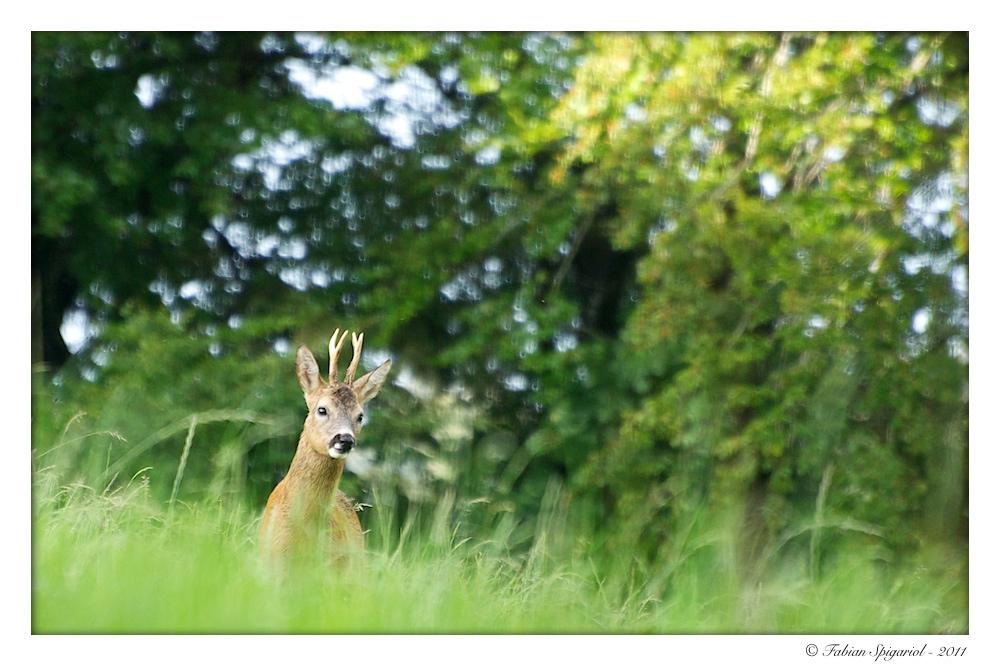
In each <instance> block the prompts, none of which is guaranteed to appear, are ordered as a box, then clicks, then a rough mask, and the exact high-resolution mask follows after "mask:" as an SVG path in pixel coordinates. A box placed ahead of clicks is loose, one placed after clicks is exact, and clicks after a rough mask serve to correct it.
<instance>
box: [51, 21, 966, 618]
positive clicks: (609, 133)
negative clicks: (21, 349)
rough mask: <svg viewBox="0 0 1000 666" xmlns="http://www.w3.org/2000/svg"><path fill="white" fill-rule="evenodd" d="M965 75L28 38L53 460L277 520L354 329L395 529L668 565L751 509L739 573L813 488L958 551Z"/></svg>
mask: <svg viewBox="0 0 1000 666" xmlns="http://www.w3.org/2000/svg"><path fill="white" fill-rule="evenodd" d="M967 51H968V48H967V36H966V35H964V34H944V35H937V34H864V33H850V34H847V33H839V34H780V35H776V34H765V33H753V34H706V33H698V34H638V35H632V34H583V35H546V34H530V35H522V34H418V35H403V34H391V35H383V34H366V35H286V34H266V35H261V34H238V33H224V34H178V33H171V34H137V33H115V34H86V33H81V34H54V33H36V34H35V35H34V36H33V50H32V58H33V63H32V65H33V66H32V104H33V106H32V109H33V127H32V141H33V160H32V239H33V249H32V251H33V262H32V263H33V272H34V273H35V277H36V278H37V279H36V281H35V284H36V288H37V293H36V294H35V296H36V300H37V301H38V302H39V303H40V315H39V317H40V323H39V326H38V327H37V328H36V331H35V335H36V341H37V342H39V344H38V345H37V346H38V347H40V348H41V349H42V360H44V361H45V362H46V363H47V364H48V368H49V371H50V373H49V374H47V375H44V376H40V381H39V382H37V385H36V388H35V394H34V405H33V419H34V421H33V423H34V433H35V442H34V449H35V459H36V468H37V469H43V468H44V469H51V472H52V473H53V474H56V475H57V477H58V478H59V483H60V484H64V485H68V484H72V483H84V484H87V485H89V486H92V487H94V488H96V489H98V490H100V489H101V488H104V487H105V486H108V488H109V492H110V491H112V490H114V489H116V488H120V487H122V484H126V483H127V482H128V480H129V479H130V478H131V477H132V475H133V474H135V473H136V472H137V471H138V470H140V469H142V468H144V467H147V466H151V467H152V468H153V470H154V474H153V475H152V476H151V477H150V478H151V479H152V481H151V488H150V492H151V493H152V494H153V496H154V497H156V498H158V499H160V500H166V499H167V498H168V497H169V496H171V495H172V493H173V490H174V486H175V485H177V486H178V494H177V497H178V498H179V501H182V502H192V501H197V500H205V499H207V500H211V501H219V500H224V502H223V504H224V505H225V506H236V507H242V508H241V509H239V510H254V509H259V507H260V506H261V504H262V502H263V500H264V497H265V496H266V494H267V492H268V491H269V490H270V488H271V487H273V484H274V482H275V480H276V479H277V478H279V477H280V474H281V473H283V472H284V470H285V469H286V468H287V464H288V460H289V459H290V456H291V452H292V451H293V449H294V444H295V438H296V436H297V432H298V428H299V426H300V423H301V418H302V409H303V408H302V404H301V397H300V396H299V394H298V389H297V386H296V383H295V379H294V372H293V363H292V355H293V353H294V347H295V345H297V344H300V343H306V344H309V345H310V346H311V347H312V348H313V349H314V350H316V351H319V350H322V349H324V348H325V339H326V337H327V336H328V335H329V334H330V332H331V331H332V329H333V328H335V327H341V328H343V327H345V326H346V327H350V328H351V329H353V330H364V331H365V332H366V340H367V345H368V348H369V355H368V356H367V357H366V359H365V365H366V366H368V367H371V366H372V365H374V362H375V360H377V358H380V357H381V355H382V354H391V355H392V356H393V357H394V358H395V360H396V363H395V365H394V371H393V372H394V375H395V377H396V378H397V379H399V380H400V381H399V383H398V384H397V385H395V386H392V387H389V388H388V389H387V390H386V391H385V392H384V393H383V395H381V396H380V397H379V399H378V401H377V404H375V405H374V410H375V413H374V418H373V420H372V425H371V426H370V427H369V428H368V429H367V430H366V433H365V439H364V440H363V441H362V452H363V451H364V450H365V449H366V448H367V450H368V455H370V456H371V457H370V458H369V459H365V461H364V463H363V464H360V465H359V467H358V469H357V470H356V473H355V474H352V475H350V476H349V477H348V478H347V479H345V483H347V484H348V487H347V490H349V491H350V492H351V493H352V494H354V495H355V496H356V497H358V499H359V500H360V501H362V502H363V503H366V504H374V503H376V501H377V502H379V503H382V504H388V505H392V506H398V507H400V510H399V511H390V512H389V514H390V515H392V516H393V518H392V519H391V521H393V528H394V529H397V530H401V529H403V528H404V527H405V525H404V524H403V523H404V521H405V516H407V515H409V514H408V513H407V511H408V510H409V508H410V507H413V509H414V511H417V510H418V509H420V510H421V511H423V513H419V515H421V516H429V515H432V514H433V510H434V509H433V507H437V506H440V504H441V502H442V501H444V499H443V498H447V497H451V498H453V501H454V502H455V503H456V504H457V505H460V506H465V505H468V506H476V507H479V509H477V511H479V513H478V514H477V517H476V520H477V521H480V522H481V523H483V524H484V525H487V526H495V525H500V524H508V525H511V526H517V527H516V528H515V527H511V530H512V532H511V539H512V540H511V541H509V542H507V543H510V544H511V547H512V548H514V549H517V548H522V549H529V548H530V547H531V543H532V535H533V534H534V532H533V530H534V529H535V524H536V522H537V516H538V514H539V511H538V507H539V506H540V504H541V503H542V502H543V499H544V498H545V496H546V493H547V489H549V488H550V485H551V483H552V481H553V479H558V480H559V481H560V483H563V484H565V488H566V493H567V494H568V496H569V497H571V498H572V502H571V505H572V507H573V512H572V513H573V514H574V517H573V520H575V521H578V523H579V524H580V525H582V526H585V528H584V527H581V529H583V530H584V532H583V533H584V534H586V533H588V530H589V531H591V532H594V533H600V534H601V535H603V536H602V538H601V539H598V540H597V541H599V542H600V543H602V544H604V545H603V548H605V549H607V550H608V551H611V552H614V551H615V550H622V549H626V550H627V551H628V552H634V553H636V555H637V556H640V558H641V559H644V560H645V561H646V562H647V563H648V564H649V566H655V565H656V564H657V563H661V564H662V562H663V561H665V560H664V558H668V557H669V556H670V553H673V552H676V549H677V548H680V547H682V545H683V534H682V533H683V527H682V526H683V525H686V524H688V522H689V521H691V520H693V516H698V515H703V514H704V513H705V512H708V513H714V512H721V513H726V514H727V515H728V513H729V512H731V511H737V512H739V513H740V515H741V516H742V517H743V518H742V522H741V523H740V524H741V527H740V530H741V535H740V536H739V539H738V540H740V541H741V542H742V543H743V546H742V547H744V548H746V549H748V550H747V552H748V553H750V554H748V555H747V559H748V560H752V559H753V557H756V555H753V553H757V554H758V555H759V552H760V549H761V548H764V546H762V545H761V544H762V543H775V542H779V541H780V540H781V539H782V538H783V535H787V534H790V533H795V530H797V529H798V528H799V526H801V525H802V521H804V520H809V519H811V518H810V517H811V516H812V515H813V512H814V508H815V498H816V496H817V493H818V489H819V488H820V486H821V483H822V480H823V479H824V478H827V479H828V484H829V485H828V489H827V492H826V494H825V496H824V507H825V515H826V516H827V517H828V519H829V520H831V521H833V522H835V523H836V524H850V525H865V526H869V527H871V528H872V530H874V532H873V533H877V534H880V535H881V536H880V537H878V540H879V541H880V543H884V544H887V545H889V546H890V547H891V548H892V550H893V552H899V553H903V552H906V551H907V550H908V549H911V550H912V549H915V548H917V547H918V546H926V545H928V544H938V543H953V542H956V541H957V542H958V543H961V542H962V539H964V537H965V534H966V525H967V438H968V437H967V435H968V395H967V392H968V389H967V374H968V367H967V352H966V350H967V346H968V305H967V294H968V285H967V266H968V252H969V248H968V214H967V210H968V209H967V191H966V188H967V177H966V176H967V174H966V170H967V151H968V61H967V57H968V54H967ZM324 76H326V77H330V76H334V77H336V76H348V77H350V76H353V77H355V78H356V79H358V80H360V81H362V82H367V83H364V84H363V85H361V87H360V89H361V90H363V91H367V92H365V93H364V94H363V95H361V99H359V100H350V99H346V100H345V99H340V98H334V99H332V100H331V99H329V98H326V97H323V95H322V94H321V93H322V88H319V87H313V86H311V85H310V84H309V82H310V81H312V82H315V81H318V80H320V79H322V78H323V77H324ZM369 84H370V85H369ZM400 127H403V128H404V129H402V130H401V129H399V128H400ZM394 128H395V129H394ZM79 312H84V313H86V315H87V317H88V318H89V321H90V323H91V325H92V326H93V330H92V331H91V333H92V335H91V336H90V337H89V338H88V340H87V341H86V343H85V344H84V345H83V346H82V347H81V348H80V349H79V350H75V353H74V354H72V355H71V354H68V352H67V350H66V348H65V346H64V345H63V342H62V339H61V337H60V333H59V327H60V325H61V324H62V322H63V320H64V318H65V317H66V316H67V314H68V313H79ZM320 356H322V354H320ZM80 412H83V413H85V416H79V417H78V416H77V415H78V414H79V413H80ZM189 434H190V436H189ZM186 444H190V457H189V458H188V459H187V460H186V464H185V469H184V471H183V475H181V474H178V460H179V459H180V457H181V452H182V450H183V449H184V447H185V445H186ZM49 449H52V450H51V451H50V450H49ZM175 479H180V480H179V481H178V483H177V484H175ZM109 484H110V485H109ZM375 488H381V489H382V494H381V496H379V497H377V498H376V496H375V490H374V489H375ZM230 502H231V503H230ZM234 510H235V509H234ZM414 515H418V514H414ZM240 520H241V521H244V519H243V518H240ZM504 521H507V522H506V523H505V522H504ZM244 523H245V521H244V522H241V523H240V524H244ZM433 524H434V521H433V520H431V519H421V520H420V521H417V523H415V525H416V527H414V529H416V530H418V531H420V532H421V533H423V532H424V531H429V530H432V529H433ZM386 529H387V530H388V527H387V528H386ZM477 534H478V536H482V534H481V533H477ZM60 538H61V537H60ZM463 566H464V565H463ZM610 622H611V621H610V620H607V619H606V618H605V619H604V620H602V621H601V624H600V626H604V627H609V626H614V625H613V623H611V624H609V623H610ZM720 623H721V624H720V625H719V626H723V625H724V624H725V622H724V621H720ZM574 626H582V625H574ZM631 626H639V625H631ZM642 626H651V627H652V626H674V625H657V624H655V623H654V624H652V625H642ZM767 626H779V625H767ZM780 626H786V625H780ZM921 626H926V625H921Z"/></svg>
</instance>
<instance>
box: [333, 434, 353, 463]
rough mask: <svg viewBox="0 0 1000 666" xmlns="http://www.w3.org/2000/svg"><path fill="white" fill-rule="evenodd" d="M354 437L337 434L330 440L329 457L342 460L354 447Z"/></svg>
mask: <svg viewBox="0 0 1000 666" xmlns="http://www.w3.org/2000/svg"><path fill="white" fill-rule="evenodd" d="M355 443H356V442H355V440H354V435H352V434H350V433H338V434H336V435H334V436H333V439H331V440H330V457H331V458H343V457H345V456H346V455H347V454H348V453H350V452H351V450H352V449H353V448H354V445H355Z"/></svg>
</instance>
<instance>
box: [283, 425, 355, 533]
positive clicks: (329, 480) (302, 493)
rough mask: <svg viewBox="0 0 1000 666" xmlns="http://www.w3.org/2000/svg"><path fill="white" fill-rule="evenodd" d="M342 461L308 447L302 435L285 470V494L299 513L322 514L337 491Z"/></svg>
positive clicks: (342, 469) (341, 472)
mask: <svg viewBox="0 0 1000 666" xmlns="http://www.w3.org/2000/svg"><path fill="white" fill-rule="evenodd" d="M344 462H345V461H344V459H343V458H340V459H334V458H330V457H328V456H322V455H320V454H319V453H317V452H316V451H315V449H313V448H312V446H310V445H309V442H308V441H307V440H306V435H305V433H302V436H301V437H300V438H299V446H298V448H297V449H296V451H295V457H294V458H292V464H291V466H290V467H289V468H288V476H287V477H286V479H287V482H288V484H289V485H288V492H289V494H290V495H291V497H292V498H293V501H294V503H295V504H296V505H297V507H298V508H299V510H301V511H303V512H305V514H306V515H309V516H312V515H316V514H319V513H320V512H324V511H325V510H326V509H327V508H329V506H330V499H331V498H332V497H333V494H334V493H335V492H337V487H338V486H339V485H340V477H341V476H342V475H343V473H344Z"/></svg>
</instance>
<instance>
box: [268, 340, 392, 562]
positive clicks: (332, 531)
mask: <svg viewBox="0 0 1000 666" xmlns="http://www.w3.org/2000/svg"><path fill="white" fill-rule="evenodd" d="M344 335H345V337H346V332H345V334H344ZM336 339H337V333H335V334H334V340H331V344H330V356H331V362H330V380H329V382H326V381H323V379H321V378H320V377H319V367H318V366H317V364H316V359H315V358H314V357H313V355H312V352H310V351H309V350H308V349H306V348H305V347H300V348H299V351H298V354H297V357H296V364H297V374H298V377H299V384H300V385H301V386H302V392H303V396H304V397H305V401H306V406H307V407H308V408H309V413H308V415H307V416H306V420H305V423H304V424H303V428H302V435H301V436H300V437H299V444H298V447H297V448H296V450H295V456H294V457H293V458H292V463H291V465H290V466H289V468H288V474H286V475H285V478H283V479H282V480H281V481H280V482H279V483H278V485H277V486H276V487H275V488H274V490H273V491H271V495H270V497H268V500H267V505H266V506H265V508H264V515H263V517H262V519H261V525H260V543H261V545H262V546H263V547H264V549H265V550H266V551H268V554H270V555H271V556H272V557H274V558H276V559H279V560H283V559H286V558H287V556H289V555H292V554H301V555H305V556H307V557H309V556H312V555H315V554H316V553H317V552H320V551H329V552H332V553H333V554H334V555H337V556H342V555H346V554H349V553H350V552H357V551H360V550H362V549H363V548H364V533H363V532H362V529H361V522H360V521H359V520H358V516H357V512H356V510H355V508H354V503H353V502H352V501H351V500H350V499H349V498H348V497H347V495H345V494H344V493H343V492H342V491H341V490H340V488H339V487H338V486H339V484H340V479H341V476H343V473H344V466H345V462H346V456H347V455H349V454H350V451H351V450H352V449H353V447H354V446H355V444H356V441H357V437H358V436H359V435H360V434H361V429H362V426H363V423H364V412H363V406H364V405H365V403H367V402H368V401H369V400H371V399H372V398H374V397H375V396H376V395H377V394H378V392H379V390H380V389H381V387H382V384H383V382H384V381H385V378H386V376H387V375H388V373H389V368H390V366H391V362H390V361H386V362H385V363H383V364H382V365H380V366H379V367H378V368H376V369H375V370H372V371H371V372H369V373H368V374H366V375H364V376H362V377H360V378H358V379H357V380H356V381H355V380H354V371H355V369H356V367H357V364H358V361H359V360H360V356H361V344H362V342H363V339H364V337H363V336H361V337H357V336H354V337H352V342H353V346H354V360H353V361H352V362H351V367H350V368H348V371H347V377H346V378H345V381H343V382H340V381H338V380H337V379H336V375H337V372H336V357H337V353H338V352H339V351H340V347H341V346H342V345H343V338H341V339H340V342H339V344H335V341H336Z"/></svg>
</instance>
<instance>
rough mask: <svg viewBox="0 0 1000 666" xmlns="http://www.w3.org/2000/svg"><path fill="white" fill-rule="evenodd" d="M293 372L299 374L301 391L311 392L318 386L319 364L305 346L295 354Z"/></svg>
mask: <svg viewBox="0 0 1000 666" xmlns="http://www.w3.org/2000/svg"><path fill="white" fill-rule="evenodd" d="M295 374H297V375H298V376H299V386H301V387H302V392H303V393H306V394H308V393H312V392H313V391H315V390H316V389H318V388H319V365H318V364H317V363H316V357H315V356H313V354H312V352H311V351H309V350H308V349H307V348H306V347H305V346H302V347H299V351H298V352H297V353H296V354H295Z"/></svg>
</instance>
